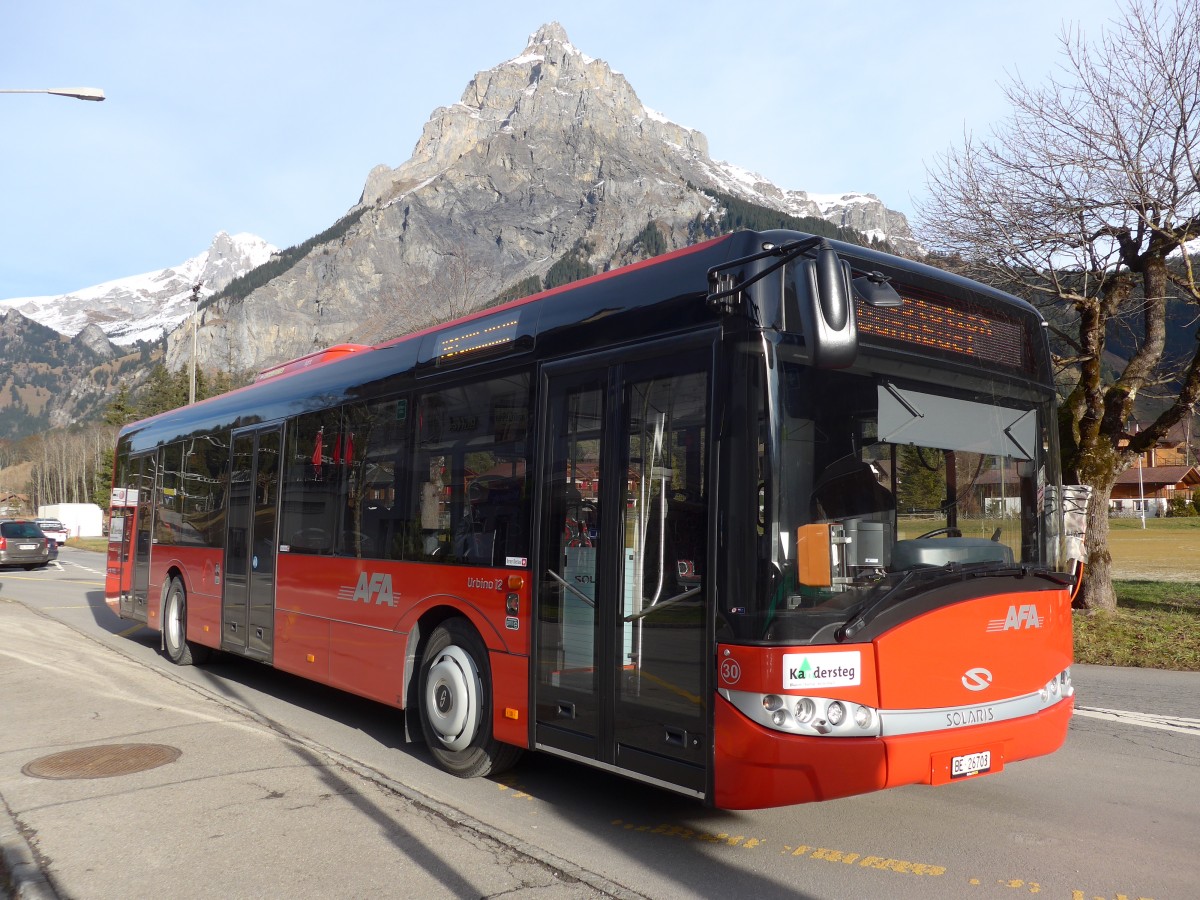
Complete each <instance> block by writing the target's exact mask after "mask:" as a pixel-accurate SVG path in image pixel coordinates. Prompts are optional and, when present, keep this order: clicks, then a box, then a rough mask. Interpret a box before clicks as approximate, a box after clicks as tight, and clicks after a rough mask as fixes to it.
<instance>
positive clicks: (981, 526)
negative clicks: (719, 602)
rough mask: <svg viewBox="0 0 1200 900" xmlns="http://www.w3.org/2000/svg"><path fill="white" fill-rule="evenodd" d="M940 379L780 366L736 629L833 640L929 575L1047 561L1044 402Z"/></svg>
mask: <svg viewBox="0 0 1200 900" xmlns="http://www.w3.org/2000/svg"><path fill="white" fill-rule="evenodd" d="M941 380H944V381H946V382H950V383H949V384H941V383H932V382H920V381H914V380H911V379H903V380H902V379H899V378H892V377H887V376H881V375H877V374H870V375H865V374H857V373H852V372H844V371H832V372H831V371H818V370H815V369H812V368H808V367H806V366H802V365H798V364H791V363H784V364H783V365H782V366H781V371H780V383H779V389H778V394H777V396H778V398H779V399H778V402H777V407H778V415H777V416H776V417H773V418H768V417H766V416H764V417H763V423H764V427H763V428H762V432H763V434H762V437H761V439H760V452H761V454H762V457H763V459H762V461H761V463H760V465H761V466H762V471H763V473H764V474H763V477H762V479H761V481H760V491H759V497H758V502H759V527H760V553H761V554H762V557H764V558H763V559H762V564H761V565H760V575H759V578H758V582H759V584H758V589H757V591H756V592H755V594H756V602H757V608H750V607H745V608H741V609H737V608H733V609H731V610H729V612H730V613H731V616H730V619H732V620H740V621H739V622H737V623H735V628H737V629H738V630H739V631H740V632H741V636H742V637H743V638H749V639H753V640H768V641H782V642H793V643H802V642H806V641H807V642H814V643H829V642H835V641H840V640H845V639H847V638H848V636H849V635H847V626H848V625H849V626H851V628H850V629H849V630H850V631H851V632H853V631H854V630H856V628H859V627H861V626H862V625H863V624H864V623H863V622H862V621H858V622H856V619H860V618H862V617H863V616H864V615H865V614H870V615H874V614H877V613H878V612H880V611H882V609H884V608H887V607H889V606H891V605H894V604H896V603H899V602H902V601H903V599H905V597H911V596H915V595H916V594H919V593H921V592H922V591H923V590H925V589H927V588H929V587H931V586H932V584H933V582H934V581H937V580H944V579H945V578H947V577H949V576H956V575H960V574H961V573H962V572H966V571H969V572H971V573H973V574H983V573H985V572H988V571H1013V570H1014V568H1015V567H1017V566H1020V565H1024V566H1027V567H1028V566H1040V567H1047V566H1051V565H1053V562H1054V558H1053V557H1054V554H1053V541H1052V540H1051V538H1052V535H1051V534H1049V533H1048V528H1047V525H1048V521H1049V519H1048V516H1047V511H1046V509H1045V506H1046V497H1047V494H1050V495H1053V494H1054V492H1053V491H1049V492H1047V490H1046V485H1047V484H1053V483H1054V480H1053V475H1054V473H1053V472H1051V473H1048V472H1047V465H1048V463H1047V458H1048V454H1047V452H1046V450H1045V449H1044V447H1045V446H1046V442H1047V441H1048V439H1049V437H1048V435H1047V434H1046V433H1045V432H1046V429H1047V428H1048V425H1049V413H1050V405H1049V402H1048V401H1047V400H1044V399H1043V400H1039V399H1038V398H1037V397H1036V396H1035V395H1033V394H1028V395H1026V396H1024V397H1022V396H1021V393H1022V392H1021V391H1020V390H1017V389H1009V390H1008V391H1007V393H1006V392H1004V391H1002V390H1000V388H999V386H998V385H996V384H993V383H990V382H987V381H984V380H983V379H979V380H978V381H979V383H978V385H976V386H975V387H974V388H972V386H971V385H970V384H969V383H967V382H969V379H959V378H954V379H950V378H943V379H941ZM768 421H772V422H774V423H775V427H774V428H772V427H767V424H766V423H767V422H768ZM738 625H740V627H738Z"/></svg>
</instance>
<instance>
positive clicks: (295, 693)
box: [197, 654, 808, 900]
mask: <svg viewBox="0 0 1200 900" xmlns="http://www.w3.org/2000/svg"><path fill="white" fill-rule="evenodd" d="M197 671H199V672H201V673H202V674H203V679H204V682H205V685H206V687H208V688H209V689H210V690H212V691H213V693H215V694H217V695H219V696H222V697H226V698H228V699H229V700H230V701H231V702H235V703H237V704H238V705H239V706H242V707H244V708H246V709H249V710H251V711H252V712H255V713H258V714H260V715H263V716H265V717H267V718H270V719H272V721H273V722H274V718H273V717H271V716H270V714H269V713H268V711H266V710H265V709H263V708H262V706H261V704H259V703H256V702H255V700H254V698H253V697H252V696H251V692H261V693H263V694H267V695H268V696H270V698H272V700H278V701H281V702H285V703H288V704H291V705H293V706H295V707H297V708H299V709H302V710H305V711H306V712H310V713H312V714H314V715H318V716H321V717H322V718H324V719H328V720H330V721H332V722H335V723H337V724H339V725H341V726H343V727H346V728H349V729H353V730H355V731H358V732H361V733H362V734H364V735H365V736H367V737H369V738H371V739H372V740H374V741H375V742H377V743H378V744H379V745H380V746H381V747H384V748H386V749H389V750H394V751H396V752H399V753H403V754H404V755H405V756H407V757H408V758H410V759H411V760H412V761H413V762H415V763H417V764H420V765H425V766H429V767H430V768H431V769H433V770H435V773H440V770H438V769H437V766H436V763H435V762H434V760H433V757H432V755H431V754H430V753H429V751H428V749H427V748H426V747H425V745H424V744H423V743H420V742H417V741H414V742H412V743H409V742H406V740H405V736H404V715H405V713H404V712H402V711H400V710H397V709H395V708H393V707H390V706H387V705H385V704H381V703H377V702H375V701H372V700H367V699H364V698H361V697H355V696H353V695H351V694H347V693H345V692H343V691H341V690H338V689H336V688H331V687H327V686H325V685H320V684H316V683H314V682H311V681H307V680H305V679H303V678H300V677H299V676H295V675H290V674H288V673H286V672H280V671H278V670H276V669H271V668H268V667H266V666H263V665H261V664H258V663H255V662H253V661H251V660H247V659H243V658H241V657H236V656H230V655H224V654H217V655H215V656H214V657H213V658H212V659H211V660H210V661H209V662H208V663H206V664H205V665H204V666H203V667H199V668H198V670H197ZM381 770H382V771H383V774H385V775H387V776H388V777H392V778H396V779H397V780H402V776H400V775H399V774H398V773H396V772H388V771H386V769H385V768H381ZM431 774H434V773H431ZM444 777H445V779H446V780H447V784H446V791H447V793H449V792H451V791H453V790H454V783H455V779H454V778H453V777H452V776H449V775H445V776H444ZM487 780H488V781H490V782H491V783H492V784H494V785H495V786H496V798H495V803H496V804H501V803H509V802H528V801H532V802H535V803H538V804H544V805H545V807H546V809H545V810H544V812H542V813H541V816H542V817H545V818H548V819H559V820H561V821H562V822H563V823H564V826H567V825H569V827H570V828H572V829H575V830H580V831H582V832H585V833H586V837H583V838H581V840H588V841H597V840H598V841H601V842H602V843H603V845H604V847H605V856H606V857H610V856H612V855H618V856H619V857H620V858H622V859H624V860H625V862H624V863H620V864H618V865H617V866H615V867H612V866H610V867H607V868H608V871H606V872H604V873H598V874H603V876H604V877H606V878H610V879H612V880H613V881H617V882H620V883H623V884H624V885H625V886H626V887H630V888H633V889H635V890H636V889H638V885H637V884H636V883H632V884H631V883H630V881H631V878H630V877H629V876H627V875H625V876H623V875H618V874H616V873H617V871H620V872H622V873H625V872H638V871H642V870H646V871H651V872H654V873H656V875H655V877H656V878H657V879H662V878H666V879H668V880H670V881H671V882H672V884H673V885H675V886H676V888H677V889H679V890H684V891H686V892H687V893H689V894H692V895H694V896H711V894H712V891H713V890H714V887H715V886H717V885H723V884H724V885H728V884H731V883H736V884H737V885H738V890H739V892H745V893H747V894H749V895H752V896H754V897H755V898H756V900H766V898H774V897H781V898H782V897H788V898H794V900H805V897H806V896H808V895H806V894H805V893H804V892H802V891H800V890H797V888H796V887H795V885H792V884H786V883H783V882H781V881H780V880H776V879H773V878H771V877H769V876H768V875H765V874H762V873H758V872H755V871H753V869H750V868H747V867H746V862H750V861H752V860H753V859H754V858H755V857H753V856H748V855H747V851H753V852H754V853H755V854H756V855H758V854H762V853H765V852H770V850H774V852H776V853H778V852H779V848H770V850H769V849H768V848H767V847H766V846H765V845H763V846H762V847H760V846H759V845H760V843H762V842H761V833H760V834H759V836H756V835H755V825H754V822H753V817H752V816H751V815H748V814H746V813H738V812H726V811H722V810H714V809H708V808H706V807H704V806H703V805H702V804H701V803H700V801H698V800H693V799H690V798H687V797H682V796H680V795H678V794H674V793H671V792H669V791H666V790H662V789H659V788H657V787H654V786H650V785H646V784H643V783H640V782H636V781H631V780H629V779H626V778H622V777H620V776H618V775H614V774H610V773H607V772H602V771H597V770H594V769H591V768H589V767H587V766H585V765H583V764H581V763H576V762H573V761H571V760H566V759H561V758H559V757H555V756H551V755H548V754H544V753H535V752H526V753H525V754H524V755H523V756H522V757H521V760H520V761H519V762H518V763H517V765H516V766H515V767H514V768H513V769H511V770H509V771H508V772H505V773H502V774H499V775H496V776H494V777H491V778H489V779H487ZM468 796H470V797H471V798H474V800H477V798H478V792H477V791H473V790H467V789H465V790H464V793H463V800H462V802H458V801H456V800H455V799H453V798H447V797H446V795H445V794H443V795H442V798H441V802H445V803H447V804H449V805H451V806H455V807H457V808H461V809H463V810H464V811H465V812H467V813H468V814H470V815H472V816H473V817H475V818H479V819H481V820H488V821H492V822H497V821H498V819H497V818H496V817H495V816H490V815H488V814H486V813H484V812H483V811H482V810H480V809H478V808H475V809H469V808H467V807H468V805H469V803H468V800H467V797H468ZM490 805H491V804H489V806H490ZM501 818H503V817H501ZM499 827H503V826H499ZM520 840H524V839H520ZM547 849H549V848H547ZM551 852H554V851H553V850H551ZM558 855H563V856H566V854H564V853H563V852H562V851H561V850H560V851H559V853H558ZM743 860H744V861H743ZM651 894H653V892H651Z"/></svg>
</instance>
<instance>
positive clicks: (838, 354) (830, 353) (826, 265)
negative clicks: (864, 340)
mask: <svg viewBox="0 0 1200 900" xmlns="http://www.w3.org/2000/svg"><path fill="white" fill-rule="evenodd" d="M784 309H785V313H784V317H785V323H784V327H785V329H786V330H788V331H799V332H801V333H802V334H803V335H804V343H805V344H806V345H807V346H808V348H809V352H810V353H811V354H812V365H813V366H814V367H815V368H818V369H843V368H845V367H846V366H850V365H853V364H854V360H855V358H856V357H857V356H858V322H857V320H856V319H855V315H854V289H853V287H852V286H851V279H850V267H849V266H848V265H847V264H846V263H844V262H842V261H841V259H840V258H838V255H837V252H836V251H835V250H834V249H833V248H832V247H830V246H829V245H828V243H826V242H824V241H823V242H822V245H821V246H820V247H819V248H818V250H817V258H816V259H814V260H803V261H802V260H796V261H794V262H792V263H791V264H790V265H789V266H788V267H787V277H786V280H785V284H784ZM796 318H799V320H800V321H799V323H796V322H795V319H796ZM789 320H790V321H789ZM797 324H799V326H800V327H799V328H797V327H796V325H797Z"/></svg>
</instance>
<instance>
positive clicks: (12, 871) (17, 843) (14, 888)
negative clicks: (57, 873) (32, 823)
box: [0, 796, 59, 900]
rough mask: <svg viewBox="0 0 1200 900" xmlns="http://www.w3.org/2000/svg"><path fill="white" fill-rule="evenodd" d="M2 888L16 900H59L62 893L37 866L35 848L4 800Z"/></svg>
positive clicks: (0, 804) (0, 837)
mask: <svg viewBox="0 0 1200 900" xmlns="http://www.w3.org/2000/svg"><path fill="white" fill-rule="evenodd" d="M0 808H2V809H3V817H2V818H0V851H3V853H0V888H5V889H7V890H8V891H9V897H11V898H14V900H59V896H58V892H57V891H55V890H54V888H53V887H52V886H51V885H50V881H49V879H48V878H47V877H46V874H45V873H44V872H43V871H42V868H41V866H39V865H38V863H37V856H36V855H35V854H34V852H33V846H32V845H31V844H30V843H29V841H28V840H27V839H26V837H25V835H24V834H22V833H21V827H20V825H19V823H18V822H17V820H16V818H14V817H13V814H12V810H11V809H9V808H8V803H6V802H5V801H4V798H3V797H2V796H0Z"/></svg>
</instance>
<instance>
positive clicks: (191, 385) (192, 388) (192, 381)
mask: <svg viewBox="0 0 1200 900" xmlns="http://www.w3.org/2000/svg"><path fill="white" fill-rule="evenodd" d="M203 283H204V282H203V281H197V282H196V283H195V284H193V285H192V365H191V371H190V377H189V379H188V405H189V406H190V405H191V404H193V403H195V402H196V314H197V313H198V312H199V311H200V285H202V284H203Z"/></svg>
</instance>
